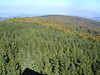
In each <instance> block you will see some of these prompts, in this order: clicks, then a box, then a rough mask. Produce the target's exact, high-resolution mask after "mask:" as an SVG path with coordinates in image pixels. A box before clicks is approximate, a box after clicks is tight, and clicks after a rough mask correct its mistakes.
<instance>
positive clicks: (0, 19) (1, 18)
mask: <svg viewBox="0 0 100 75" xmlns="http://www.w3.org/2000/svg"><path fill="white" fill-rule="evenodd" d="M12 18H14V17H0V21H2V20H6V19H12Z"/></svg>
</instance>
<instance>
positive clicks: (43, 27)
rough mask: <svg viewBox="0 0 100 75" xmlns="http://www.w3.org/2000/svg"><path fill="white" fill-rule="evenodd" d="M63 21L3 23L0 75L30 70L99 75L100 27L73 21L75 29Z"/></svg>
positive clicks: (51, 74) (0, 28) (41, 19)
mask: <svg viewBox="0 0 100 75" xmlns="http://www.w3.org/2000/svg"><path fill="white" fill-rule="evenodd" d="M62 18H63V17H61V16H60V18H58V16H57V17H55V16H54V17H53V18H51V16H49V17H48V16H45V17H33V18H32V17H26V18H15V19H9V20H5V21H1V22H0V75H21V74H22V73H23V71H24V70H25V69H27V68H30V69H32V70H34V71H36V72H38V73H41V74H47V75H96V73H97V72H98V71H100V36H99V34H100V33H99V32H100V30H99V27H100V26H99V23H98V22H96V21H95V22H96V23H97V24H98V25H97V24H96V25H95V22H93V24H91V25H89V24H88V23H85V24H86V25H85V24H83V22H82V23H81V22H80V24H77V23H75V22H76V21H75V22H73V20H72V24H73V25H72V24H66V23H67V22H66V21H68V20H67V18H66V19H65V18H63V19H62ZM86 21H88V20H86ZM86 21H85V22H86ZM69 23H71V20H70V22H69ZM78 26H82V27H83V28H79V27H78ZM85 27H86V28H85ZM93 27H94V28H93ZM71 28H72V29H71ZM76 28H77V29H78V30H75V29H76ZM88 29H89V30H90V32H91V33H90V32H87V31H86V30H88Z"/></svg>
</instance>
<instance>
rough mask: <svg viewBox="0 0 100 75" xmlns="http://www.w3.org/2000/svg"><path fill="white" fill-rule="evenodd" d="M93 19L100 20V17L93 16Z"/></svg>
mask: <svg viewBox="0 0 100 75" xmlns="http://www.w3.org/2000/svg"><path fill="white" fill-rule="evenodd" d="M91 19H92V20H95V21H100V17H93V18H91Z"/></svg>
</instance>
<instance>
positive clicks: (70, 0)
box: [0, 0, 100, 17]
mask: <svg viewBox="0 0 100 75" xmlns="http://www.w3.org/2000/svg"><path fill="white" fill-rule="evenodd" d="M12 14H17V15H18V14H19V15H23V14H29V15H30V14H39V15H48V14H61V15H72V16H87V17H100V0H0V15H12Z"/></svg>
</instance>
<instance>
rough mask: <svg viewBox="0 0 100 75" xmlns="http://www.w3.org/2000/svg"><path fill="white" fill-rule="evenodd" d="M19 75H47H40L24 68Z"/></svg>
mask: <svg viewBox="0 0 100 75" xmlns="http://www.w3.org/2000/svg"><path fill="white" fill-rule="evenodd" d="M21 75H47V74H41V73H38V72H35V71H34V70H31V69H29V68H26V69H25V70H24V71H23V73H22V74H21Z"/></svg>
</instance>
